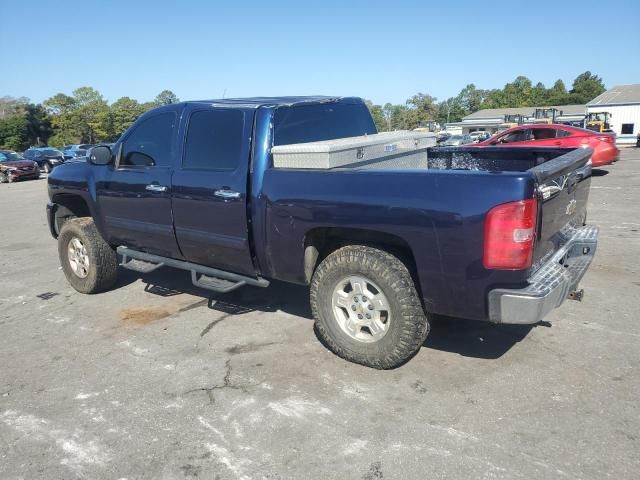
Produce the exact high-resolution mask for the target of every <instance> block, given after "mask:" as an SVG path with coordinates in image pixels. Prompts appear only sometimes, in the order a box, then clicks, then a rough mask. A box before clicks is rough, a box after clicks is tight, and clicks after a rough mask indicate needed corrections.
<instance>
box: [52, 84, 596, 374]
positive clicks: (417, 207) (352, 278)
mask: <svg viewBox="0 0 640 480" xmlns="http://www.w3.org/2000/svg"><path fill="white" fill-rule="evenodd" d="M375 133H377V132H376V127H375V125H374V123H373V121H372V118H371V115H370V114H369V111H368V109H367V107H366V105H365V104H364V103H363V101H362V100H361V99H358V98H332V97H283V98H245V99H224V100H209V101H191V102H183V103H178V104H173V105H167V106H164V107H160V108H157V109H155V110H152V111H150V112H147V113H145V114H144V115H143V116H141V117H140V118H139V119H138V120H137V121H136V122H135V123H134V124H133V125H132V126H131V128H129V129H128V130H127V131H126V132H125V133H124V134H123V135H122V137H121V138H120V139H119V140H118V142H116V143H115V144H114V145H112V146H111V147H108V146H98V147H94V148H93V149H92V150H91V153H90V155H89V157H88V160H86V161H74V160H71V161H68V162H66V163H64V164H63V165H61V166H60V167H58V168H56V169H55V170H53V172H52V173H51V175H50V176H49V178H48V188H49V198H50V202H49V203H48V206H47V214H48V221H49V226H50V229H51V233H52V235H53V236H54V238H57V239H58V250H59V255H60V261H61V264H62V268H63V271H64V273H65V276H66V278H67V280H68V281H69V283H70V284H71V285H72V286H73V287H74V288H75V289H76V290H77V291H79V292H82V293H96V292H100V291H104V290H107V289H109V288H111V287H112V286H113V285H114V283H115V281H116V275H117V271H118V268H119V266H122V267H125V268H130V269H133V270H137V271H139V272H142V273H145V272H149V271H151V270H153V269H156V268H159V267H162V266H166V267H173V268H178V269H183V270H187V271H189V272H190V273H191V277H192V280H193V283H194V284H195V285H197V286H199V287H202V288H206V289H210V290H214V291H217V292H228V291H231V290H233V289H235V288H238V287H241V286H244V285H250V286H257V287H266V286H268V285H269V281H270V280H271V279H277V280H282V281H285V282H291V283H295V284H304V285H309V286H310V302H311V307H312V311H313V315H314V318H315V326H316V330H317V333H318V335H319V336H320V338H321V340H322V341H323V342H324V343H325V344H326V345H327V346H328V347H329V348H330V349H331V350H332V351H333V352H335V353H336V354H337V355H339V356H341V357H343V358H345V359H348V360H350V361H353V362H358V363H361V364H364V365H367V366H371V367H374V368H393V367H396V366H398V365H401V364H403V363H404V362H406V361H407V360H408V359H410V358H411V357H412V356H413V355H414V354H415V353H416V352H417V351H418V350H419V348H420V346H421V345H422V344H423V342H424V340H425V338H426V336H427V334H428V332H429V319H430V318H431V316H432V315H434V314H439V315H445V316H453V317H462V318H468V319H477V320H482V321H490V322H495V323H520V324H532V323H536V322H538V321H540V320H541V319H542V318H543V317H544V316H545V315H546V314H547V313H548V312H549V311H551V310H552V309H553V308H555V307H558V306H559V305H560V304H561V303H563V301H564V300H565V299H566V298H573V299H580V298H581V296H582V291H581V290H578V282H579V280H580V279H581V278H582V276H583V275H584V273H585V272H586V270H587V268H588V266H589V264H590V262H591V260H592V258H593V255H594V253H595V249H596V244H597V232H598V230H597V228H596V227H594V226H585V223H586V215H587V213H586V212H587V210H586V207H587V199H588V195H589V186H590V182H591V162H590V158H591V151H590V150H588V149H576V150H566V149H549V148H525V147H520V148H518V147H511V148H509V147H483V148H477V147H459V148H433V149H431V150H430V151H429V166H428V168H414V167H406V168H402V167H398V168H388V167H385V168H380V167H376V166H375V165H374V166H371V165H360V166H358V165H355V166H347V167H341V168H324V169H322V168H321V169H317V168H316V169H305V168H276V167H275V166H274V163H273V158H272V153H271V150H272V147H274V146H278V145H292V144H301V143H307V142H317V141H322V140H330V139H339V138H345V137H356V136H363V135H371V134H375Z"/></svg>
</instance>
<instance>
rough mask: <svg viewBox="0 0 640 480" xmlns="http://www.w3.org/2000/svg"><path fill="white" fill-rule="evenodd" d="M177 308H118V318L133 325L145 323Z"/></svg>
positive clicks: (172, 312)
mask: <svg viewBox="0 0 640 480" xmlns="http://www.w3.org/2000/svg"><path fill="white" fill-rule="evenodd" d="M176 311H177V309H175V308H174V309H170V308H167V307H142V308H126V309H124V310H120V320H122V321H123V322H127V323H133V324H135V325H146V324H147V323H151V322H155V321H156V320H160V319H162V318H166V317H169V316H171V315H173V314H174V313H176Z"/></svg>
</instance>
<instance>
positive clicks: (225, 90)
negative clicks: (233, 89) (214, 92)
mask: <svg viewBox="0 0 640 480" xmlns="http://www.w3.org/2000/svg"><path fill="white" fill-rule="evenodd" d="M226 94H227V89H226V88H225V89H224V92H222V98H224V96H225V95H226Z"/></svg>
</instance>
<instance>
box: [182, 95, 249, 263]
mask: <svg viewBox="0 0 640 480" xmlns="http://www.w3.org/2000/svg"><path fill="white" fill-rule="evenodd" d="M253 114H254V110H252V109H242V108H218V107H212V106H206V107H203V106H191V107H188V110H187V111H186V112H185V115H184V116H183V123H182V126H181V133H180V137H181V138H184V147H183V151H182V161H181V165H180V166H178V167H177V169H176V171H175V173H174V176H173V189H172V203H173V217H174V226H175V231H176V237H177V239H178V244H179V245H180V249H181V251H182V253H183V255H184V257H185V259H186V260H188V261H190V262H193V263H198V264H201V265H206V266H209V267H214V268H219V269H221V270H227V271H232V272H236V273H243V274H247V275H255V274H256V272H255V269H254V266H253V261H252V255H251V248H250V244H249V230H248V222H247V183H248V182H247V174H248V167H249V155H250V145H251V131H252V127H253Z"/></svg>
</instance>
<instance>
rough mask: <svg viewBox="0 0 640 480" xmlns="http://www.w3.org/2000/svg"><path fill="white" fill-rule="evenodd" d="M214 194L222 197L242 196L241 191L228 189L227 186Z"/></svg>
mask: <svg viewBox="0 0 640 480" xmlns="http://www.w3.org/2000/svg"><path fill="white" fill-rule="evenodd" d="M213 194H214V195H215V196H216V197H220V198H240V192H234V191H233V190H227V189H226V188H223V189H221V190H216V191H215V192H213Z"/></svg>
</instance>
